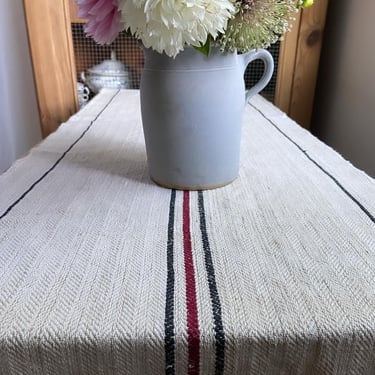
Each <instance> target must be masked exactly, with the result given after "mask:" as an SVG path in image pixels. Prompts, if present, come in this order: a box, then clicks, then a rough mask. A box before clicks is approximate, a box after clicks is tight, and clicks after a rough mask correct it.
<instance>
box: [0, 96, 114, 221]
mask: <svg viewBox="0 0 375 375" xmlns="http://www.w3.org/2000/svg"><path fill="white" fill-rule="evenodd" d="M118 93H119V91H117V92H116V94H115V95H113V97H112V98H111V99H110V100H109V102H108V103H107V104H106V105H105V107H104V108H103V109H102V110H101V111H100V112H99V113H98V114H97V115H96V117H95V118H94V119H93V120H92V121H91V122H90V125H89V126H88V127H87V128H86V129H85V130H84V131H83V133H82V134H81V135H80V136H79V137H78V138H77V139H76V140H75V141H74V142H73V143H72V144H71V145H70V146H69V147H68V149H67V150H66V151H65V152H64V153H63V154H62V155H61V156H60V157H59V158H58V159H57V160H56V162H55V163H54V164H53V165H52V167H51V168H50V169H48V170H47V171H46V172H45V173H44V174H43V175H42V176H41V177H39V178H38V179H37V180H36V181H35V182H34V183H33V184H32V185H31V186H30V187H29V188H28V189H27V190H26V191H25V192H24V193H23V194H22V195H21V196H20V197H19V198H18V199H17V200H16V201H14V202H13V203H12V204H11V205H10V206H9V207H8V208H7V209H6V210H5V211H4V213H3V214H2V215H1V216H0V220H1V219H3V218H4V217H5V216H6V215H8V214H9V212H10V211H11V210H12V209H13V208H14V207H15V206H17V204H18V203H20V202H21V201H22V199H24V198H25V197H26V195H27V194H29V193H30V191H32V190H33V189H34V188H35V186H37V185H38V184H39V183H40V182H41V181H42V180H43V179H44V178H45V177H47V176H48V174H49V173H50V172H52V171H53V170H54V169H55V168H56V167H57V165H58V164H59V163H60V162H61V160H63V159H64V157H65V156H66V154H67V153H68V152H69V151H70V150H71V149H72V148H73V147H74V146H75V145H76V144H77V143H78V142H79V141H80V140H81V139H82V138H83V137H84V135H85V134H86V133H87V132H88V131H89V129H90V128H91V126H92V125H93V124H94V122H95V121H96V120H97V119H98V118H99V116H100V115H101V114H102V113H103V112H104V111H105V109H106V108H107V107H108V106H109V105H110V104H111V102H112V101H113V99H114V98H115V96H116V95H117V94H118Z"/></svg>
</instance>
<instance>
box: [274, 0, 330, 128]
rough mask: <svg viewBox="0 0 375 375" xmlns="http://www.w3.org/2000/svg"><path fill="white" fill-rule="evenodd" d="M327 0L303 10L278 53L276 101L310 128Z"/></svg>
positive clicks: (317, 0)
mask: <svg viewBox="0 0 375 375" xmlns="http://www.w3.org/2000/svg"><path fill="white" fill-rule="evenodd" d="M327 6H328V0H315V4H314V6H312V7H311V8H307V9H304V10H302V11H301V12H300V13H299V14H298V15H297V17H296V20H295V21H294V24H293V29H292V31H291V32H289V33H287V34H286V35H285V39H284V41H283V42H282V43H281V49H280V55H279V64H278V67H279V71H278V75H277V83H276V93H275V104H276V105H277V106H278V107H279V108H281V109H282V110H283V111H284V112H286V113H287V114H288V115H289V116H290V117H291V118H292V119H293V120H295V121H296V122H298V123H299V124H300V125H302V126H304V127H305V128H309V127H310V119H311V114H312V110H313V104H314V95H315V85H316V80H317V76H318V68H319V59H320V51H321V47H322V42H323V31H324V25H325V20H326V14H327Z"/></svg>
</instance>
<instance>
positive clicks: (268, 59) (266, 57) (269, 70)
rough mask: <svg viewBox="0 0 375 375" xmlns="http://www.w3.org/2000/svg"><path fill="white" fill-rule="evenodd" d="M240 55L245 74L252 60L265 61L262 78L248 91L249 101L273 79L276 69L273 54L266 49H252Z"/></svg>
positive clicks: (247, 97) (247, 99)
mask: <svg viewBox="0 0 375 375" xmlns="http://www.w3.org/2000/svg"><path fill="white" fill-rule="evenodd" d="M238 57H239V58H240V59H242V67H243V74H245V70H246V68H247V66H248V65H249V64H250V63H251V62H252V61H254V60H258V59H260V60H262V61H263V62H264V72H263V75H262V78H261V79H260V80H259V82H258V83H257V84H255V85H254V86H253V87H252V88H251V89H250V90H248V91H247V92H246V95H245V103H247V102H248V101H249V99H250V98H251V97H252V96H254V95H255V94H258V93H259V92H260V91H262V90H263V89H264V88H265V87H266V86H267V84H268V82H269V81H270V80H271V78H272V74H273V70H274V61H273V57H272V55H271V54H270V53H269V52H268V51H267V50H265V49H258V50H256V51H250V52H247V53H244V54H242V55H238Z"/></svg>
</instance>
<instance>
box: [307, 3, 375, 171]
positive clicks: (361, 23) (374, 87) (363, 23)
mask: <svg viewBox="0 0 375 375" xmlns="http://www.w3.org/2000/svg"><path fill="white" fill-rule="evenodd" d="M374 15H375V1H374V0H361V1H358V0H340V1H330V4H329V8H328V14H327V23H326V31H325V36H324V43H323V50H322V56H321V63H320V70H319V78H318V84H317V91H316V97H315V104H314V116H313V121H312V131H313V133H315V134H316V135H317V136H318V137H319V138H321V139H322V140H323V141H324V142H326V143H327V144H329V145H330V146H332V147H333V148H334V149H336V150H337V151H338V152H340V153H341V154H342V155H343V156H344V157H345V158H346V159H348V160H350V161H351V162H352V163H353V164H354V165H355V166H356V167H358V168H360V169H362V170H364V171H366V172H367V173H368V174H369V175H371V176H373V177H375V22H374Z"/></svg>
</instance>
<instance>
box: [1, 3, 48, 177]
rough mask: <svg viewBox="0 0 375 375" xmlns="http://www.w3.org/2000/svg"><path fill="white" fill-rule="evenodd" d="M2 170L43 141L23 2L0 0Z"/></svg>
mask: <svg viewBox="0 0 375 375" xmlns="http://www.w3.org/2000/svg"><path fill="white" fill-rule="evenodd" d="M0 5H1V6H2V7H1V12H0V51H1V53H0V98H1V100H0V173H2V172H4V171H5V170H6V169H7V168H8V167H9V166H10V165H11V164H12V163H13V162H14V161H15V160H16V159H17V158H20V157H22V156H23V155H25V154H26V153H27V151H28V150H29V149H30V148H31V147H32V146H34V145H35V144H36V143H37V142H38V141H40V140H41V131H40V121H39V114H38V105H37V99H36V94H35V86H34V79H33V71H32V65H31V58H30V53H29V45H28V40H27V31H26V25H25V18H24V9H23V1H21V0H15V1H14V0H0Z"/></svg>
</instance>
